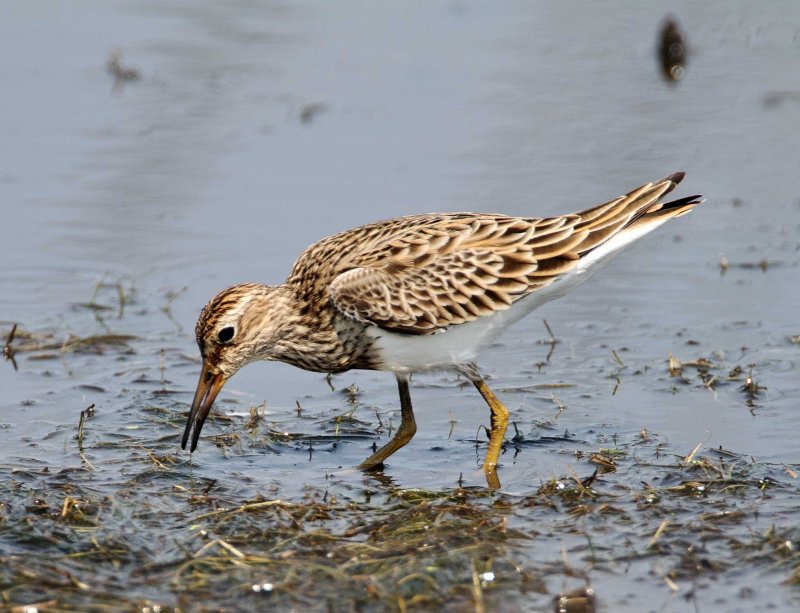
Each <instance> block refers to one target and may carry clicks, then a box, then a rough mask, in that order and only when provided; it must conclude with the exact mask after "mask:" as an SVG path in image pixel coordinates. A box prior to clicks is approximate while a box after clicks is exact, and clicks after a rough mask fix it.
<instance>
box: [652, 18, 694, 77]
mask: <svg viewBox="0 0 800 613" xmlns="http://www.w3.org/2000/svg"><path fill="white" fill-rule="evenodd" d="M658 39H659V45H658V59H659V62H660V64H661V74H662V76H663V77H664V80H665V81H667V82H668V83H677V82H678V81H680V80H681V79H682V78H683V76H684V74H685V73H686V60H687V58H688V55H689V50H688V47H687V45H686V36H685V35H684V33H683V32H682V31H681V28H680V26H679V25H678V22H677V21H676V20H675V18H673V17H667V18H666V19H665V20H664V23H663V24H662V25H661V31H660V33H659V36H658Z"/></svg>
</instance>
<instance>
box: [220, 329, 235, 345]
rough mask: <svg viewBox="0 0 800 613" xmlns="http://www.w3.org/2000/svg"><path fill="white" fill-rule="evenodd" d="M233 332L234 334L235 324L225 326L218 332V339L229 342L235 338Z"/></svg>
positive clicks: (221, 341)
mask: <svg viewBox="0 0 800 613" xmlns="http://www.w3.org/2000/svg"><path fill="white" fill-rule="evenodd" d="M233 334H234V330H233V326H226V327H225V328H222V330H220V331H219V332H217V340H218V341H219V342H220V343H228V342H230V341H231V340H232V339H233Z"/></svg>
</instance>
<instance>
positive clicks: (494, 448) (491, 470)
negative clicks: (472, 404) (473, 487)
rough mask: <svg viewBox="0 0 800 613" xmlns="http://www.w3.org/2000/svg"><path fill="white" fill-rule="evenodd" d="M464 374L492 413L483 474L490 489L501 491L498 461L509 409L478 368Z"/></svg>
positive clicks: (464, 371) (468, 369)
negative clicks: (482, 376)
mask: <svg viewBox="0 0 800 613" xmlns="http://www.w3.org/2000/svg"><path fill="white" fill-rule="evenodd" d="M462 372H463V373H464V374H465V375H466V376H467V377H468V378H469V380H470V381H472V384H473V385H474V386H475V387H476V388H477V390H478V391H479V392H480V394H481V396H483V399H484V400H485V401H486V404H488V405H489V409H490V410H491V411H492V415H491V423H492V429H491V431H490V432H489V448H488V449H487V450H486V459H485V460H484V462H483V474H485V475H486V483H487V485H488V486H489V487H491V488H496V489H499V488H500V478H499V477H498V476H497V460H498V458H499V457H500V450H501V448H502V446H503V437H504V436H505V435H506V428H508V409H507V408H506V407H505V405H504V404H503V403H502V402H500V400H498V398H497V396H495V395H494V392H492V390H491V389H489V386H488V385H486V382H485V381H484V380H483V379H482V378H481V376H480V375H479V374H478V369H477V368H475V367H474V366H471V367H470V368H466V369H464V370H462Z"/></svg>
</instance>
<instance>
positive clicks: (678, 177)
mask: <svg viewBox="0 0 800 613" xmlns="http://www.w3.org/2000/svg"><path fill="white" fill-rule="evenodd" d="M685 176H686V173H685V172H675V173H673V174H671V175H669V176H668V177H664V181H672V182H673V183H674V184H675V185H677V184H678V183H680V182H681V181H683V177H685Z"/></svg>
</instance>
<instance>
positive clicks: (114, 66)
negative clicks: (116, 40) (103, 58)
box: [106, 49, 141, 92]
mask: <svg viewBox="0 0 800 613" xmlns="http://www.w3.org/2000/svg"><path fill="white" fill-rule="evenodd" d="M106 69H107V70H108V72H109V73H110V74H111V76H112V77H114V89H113V91H115V92H118V91H120V90H121V89H122V88H123V87H124V86H125V84H126V83H128V82H129V81H138V80H139V79H140V78H141V75H140V74H139V71H138V70H137V69H136V68H132V67H131V66H124V65H123V64H122V51H121V50H120V49H115V50H114V51H112V52H111V54H110V55H109V56H108V62H106Z"/></svg>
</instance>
